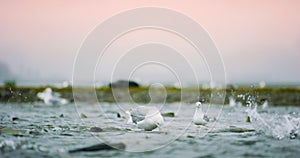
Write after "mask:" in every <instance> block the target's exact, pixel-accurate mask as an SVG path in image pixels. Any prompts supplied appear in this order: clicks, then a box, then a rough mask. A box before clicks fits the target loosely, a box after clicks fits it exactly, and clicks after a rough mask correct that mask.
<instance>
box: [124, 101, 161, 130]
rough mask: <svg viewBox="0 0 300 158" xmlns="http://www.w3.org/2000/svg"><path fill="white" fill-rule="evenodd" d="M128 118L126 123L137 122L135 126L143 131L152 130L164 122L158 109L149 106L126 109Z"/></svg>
mask: <svg viewBox="0 0 300 158" xmlns="http://www.w3.org/2000/svg"><path fill="white" fill-rule="evenodd" d="M126 114H127V115H128V117H129V119H128V121H127V123H134V124H137V127H138V128H140V129H144V130H145V131H152V130H153V129H155V128H157V127H160V126H161V125H162V124H163V123H164V119H163V117H162V115H161V113H160V112H159V109H157V108H156V107H151V106H138V107H136V108H133V109H130V110H129V111H126Z"/></svg>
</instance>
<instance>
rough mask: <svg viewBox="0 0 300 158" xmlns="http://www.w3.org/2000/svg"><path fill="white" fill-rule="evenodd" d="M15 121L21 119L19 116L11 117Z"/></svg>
mask: <svg viewBox="0 0 300 158" xmlns="http://www.w3.org/2000/svg"><path fill="white" fill-rule="evenodd" d="M11 119H12V120H13V121H17V120H19V118H18V117H12V118H11Z"/></svg>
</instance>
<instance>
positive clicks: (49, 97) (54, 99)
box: [37, 88, 68, 105]
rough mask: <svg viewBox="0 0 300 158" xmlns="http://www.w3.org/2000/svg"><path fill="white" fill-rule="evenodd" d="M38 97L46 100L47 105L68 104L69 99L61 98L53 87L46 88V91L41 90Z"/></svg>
mask: <svg viewBox="0 0 300 158" xmlns="http://www.w3.org/2000/svg"><path fill="white" fill-rule="evenodd" d="M37 97H38V98H40V99H42V100H44V103H45V104H46V105H56V104H67V103H68V100H67V99H63V98H60V97H59V95H58V94H56V93H54V92H53V91H52V89H51V88H46V89H45V91H44V92H39V93H38V94H37Z"/></svg>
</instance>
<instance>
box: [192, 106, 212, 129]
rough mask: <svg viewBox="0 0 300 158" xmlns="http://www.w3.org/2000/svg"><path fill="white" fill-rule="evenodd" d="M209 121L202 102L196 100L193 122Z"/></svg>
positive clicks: (201, 123) (204, 123) (197, 123)
mask: <svg viewBox="0 0 300 158" xmlns="http://www.w3.org/2000/svg"><path fill="white" fill-rule="evenodd" d="M208 121H209V119H208V117H207V116H206V115H205V114H204V113H203V111H202V104H201V102H199V101H198V102H196V111H195V114H194V117H193V122H194V124H195V125H206V123H207V122H208Z"/></svg>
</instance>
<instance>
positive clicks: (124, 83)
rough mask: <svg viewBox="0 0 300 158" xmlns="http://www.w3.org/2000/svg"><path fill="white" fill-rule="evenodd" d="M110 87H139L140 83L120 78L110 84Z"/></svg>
mask: <svg viewBox="0 0 300 158" xmlns="http://www.w3.org/2000/svg"><path fill="white" fill-rule="evenodd" d="M108 86H109V87H110V88H129V87H139V84H138V83H136V82H134V81H125V80H120V81H117V82H114V83H110V84H109V85H108Z"/></svg>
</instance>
